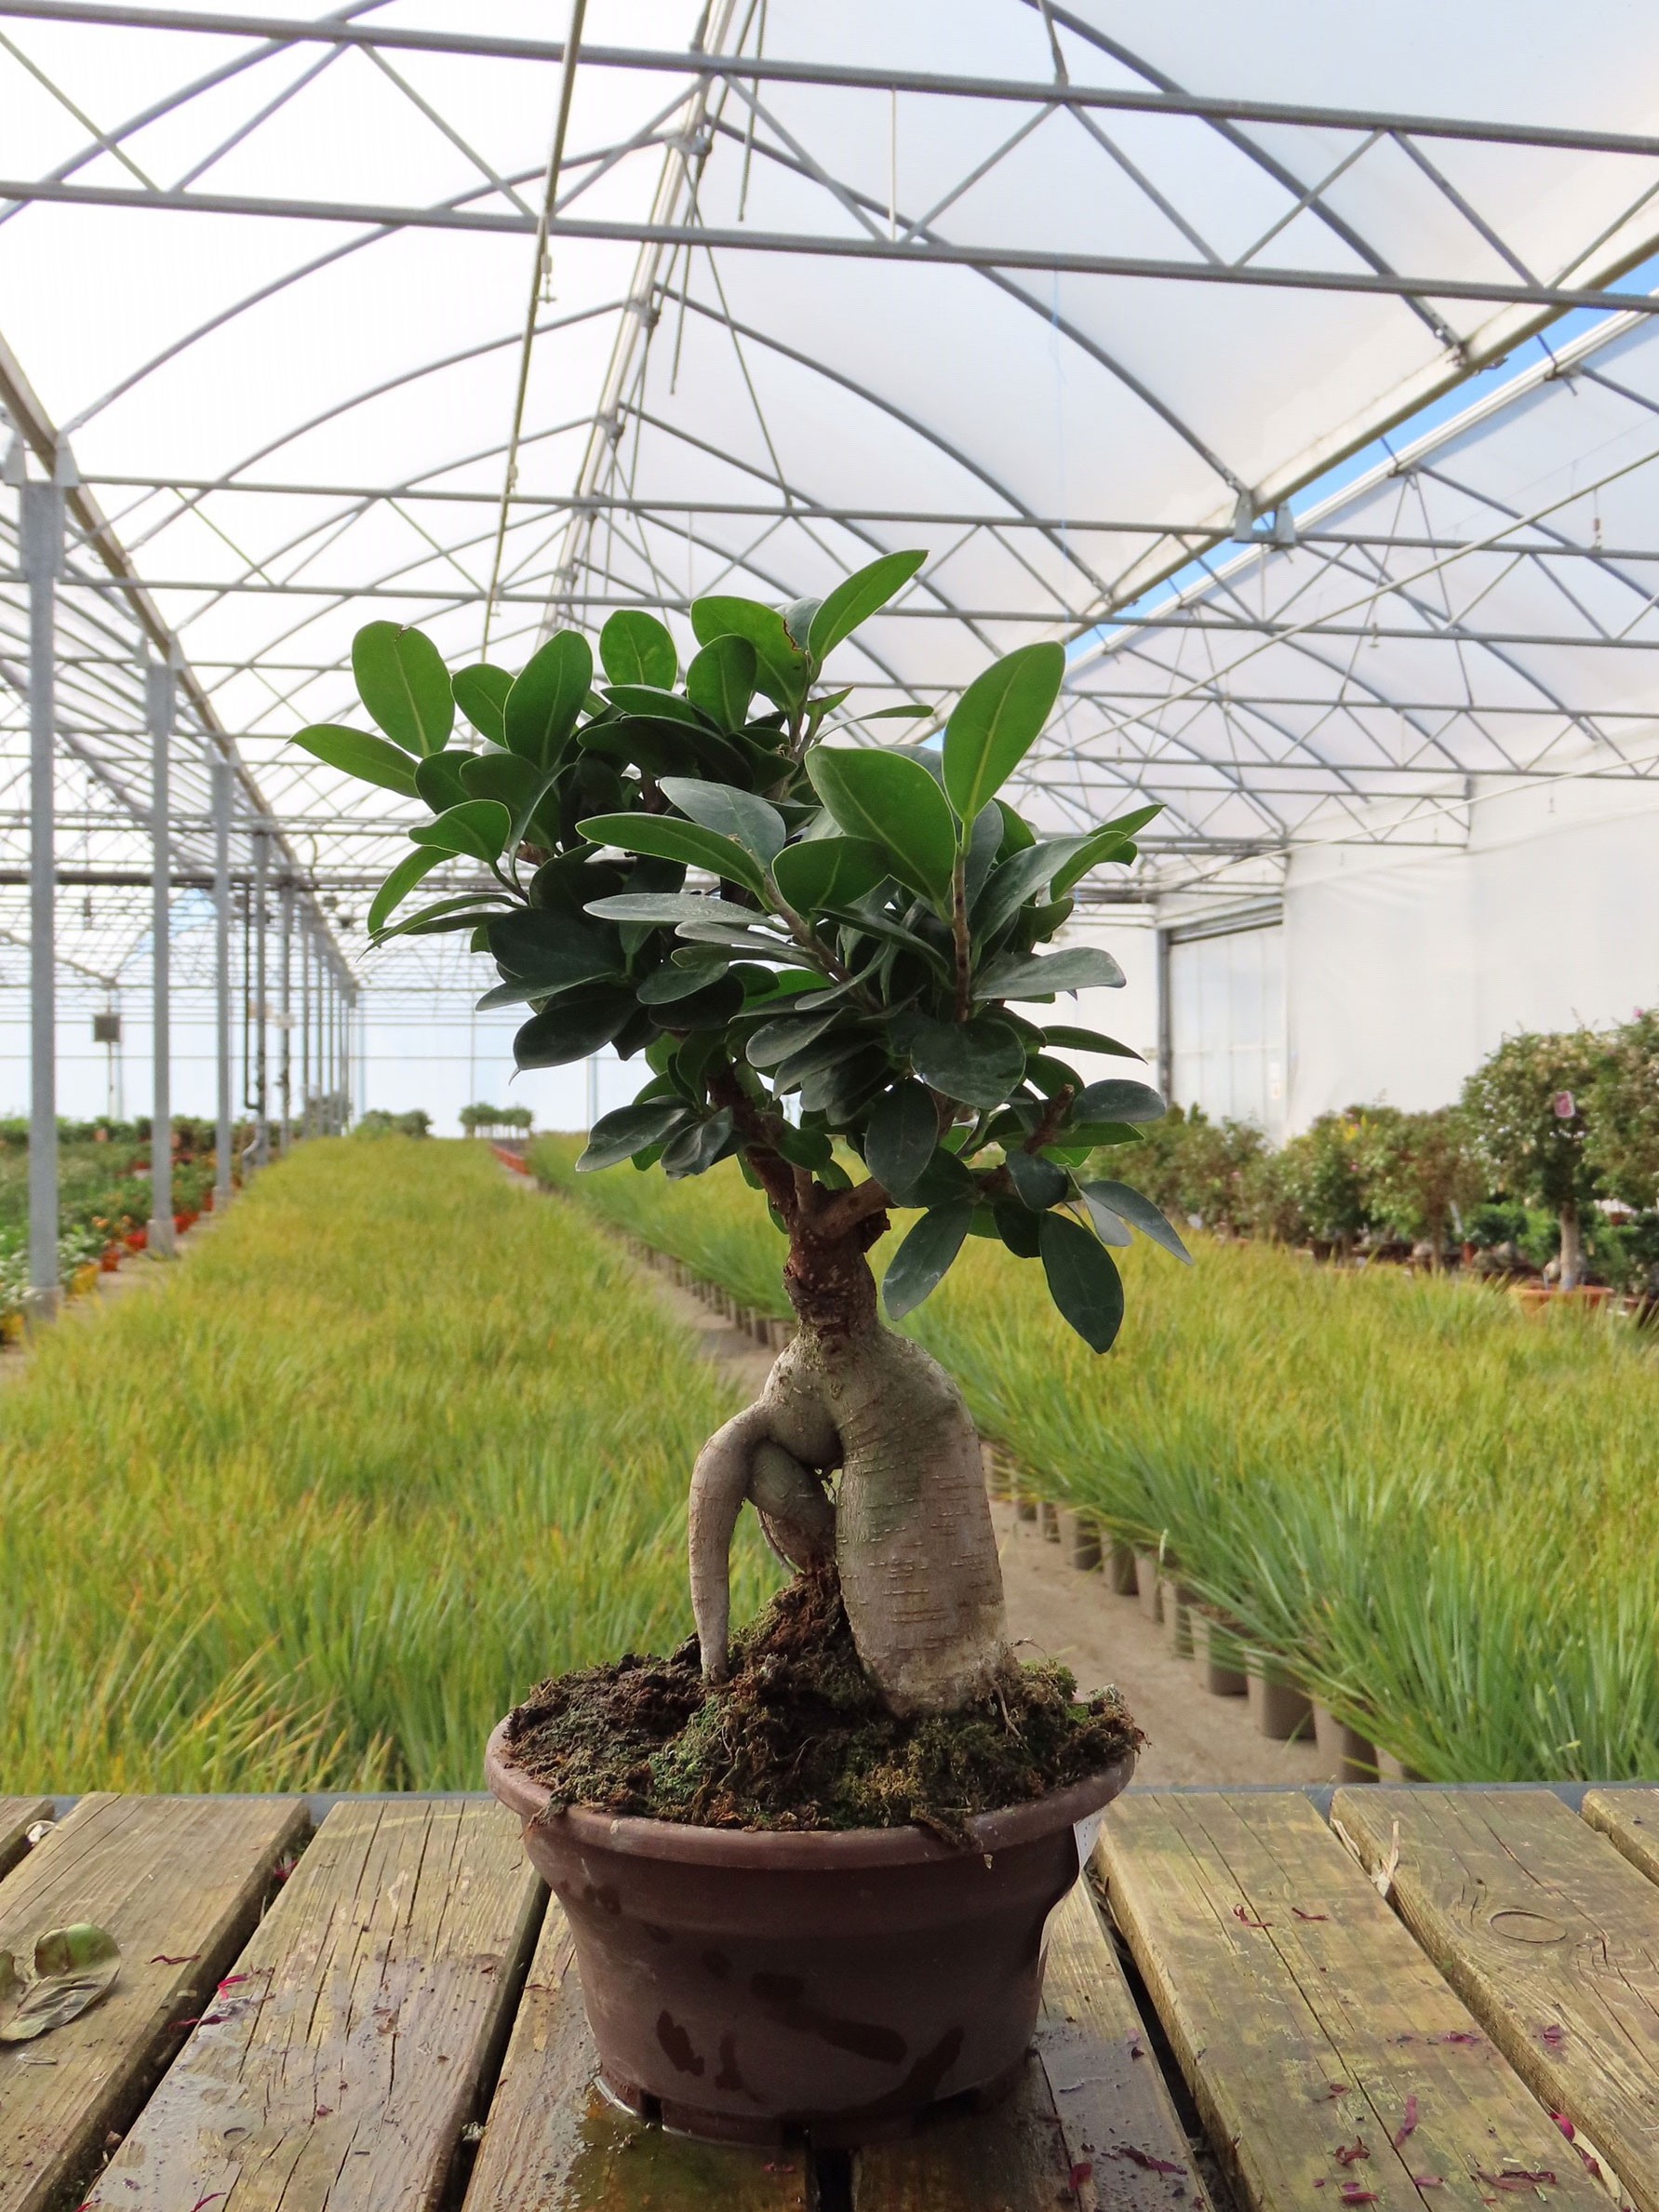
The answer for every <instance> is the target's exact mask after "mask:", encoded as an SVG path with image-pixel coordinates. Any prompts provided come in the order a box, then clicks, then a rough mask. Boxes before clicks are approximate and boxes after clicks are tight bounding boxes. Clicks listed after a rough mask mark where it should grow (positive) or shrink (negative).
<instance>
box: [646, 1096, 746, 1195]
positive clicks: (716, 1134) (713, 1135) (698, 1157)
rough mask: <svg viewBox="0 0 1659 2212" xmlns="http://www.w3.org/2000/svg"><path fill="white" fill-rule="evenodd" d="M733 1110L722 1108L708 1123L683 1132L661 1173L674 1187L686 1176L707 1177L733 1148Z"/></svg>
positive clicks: (668, 1152) (666, 1155)
mask: <svg viewBox="0 0 1659 2212" xmlns="http://www.w3.org/2000/svg"><path fill="white" fill-rule="evenodd" d="M731 1142H732V1132H731V1109H730V1108H729V1106H722V1107H721V1109H720V1111H719V1112H718V1113H717V1114H711V1115H710V1116H709V1118H708V1119H707V1120H706V1121H700V1122H698V1123H697V1125H696V1127H695V1128H692V1129H688V1130H684V1131H682V1132H681V1133H680V1134H679V1135H678V1136H676V1138H675V1139H674V1141H673V1143H672V1144H671V1145H670V1146H668V1148H667V1150H666V1151H665V1152H664V1153H663V1155H662V1173H664V1174H665V1175H666V1176H667V1177H668V1179H669V1181H670V1182H671V1183H677V1182H679V1181H681V1180H682V1178H683V1177H685V1176H687V1175H702V1174H706V1173H708V1171H709V1169H710V1168H712V1167H713V1166H714V1164H715V1162H716V1160H722V1159H724V1157H725V1156H726V1154H727V1152H728V1151H729V1150H730V1148H731Z"/></svg>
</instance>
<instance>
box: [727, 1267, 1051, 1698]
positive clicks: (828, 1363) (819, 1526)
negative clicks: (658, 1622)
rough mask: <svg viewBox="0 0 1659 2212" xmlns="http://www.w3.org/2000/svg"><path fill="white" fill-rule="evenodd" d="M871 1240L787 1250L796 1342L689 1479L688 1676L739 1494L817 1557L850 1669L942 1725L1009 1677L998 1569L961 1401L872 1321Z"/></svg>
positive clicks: (785, 1540) (939, 1371) (803, 1555)
mask: <svg viewBox="0 0 1659 2212" xmlns="http://www.w3.org/2000/svg"><path fill="white" fill-rule="evenodd" d="M874 1233H875V1228H874V1226H873V1225H871V1224H869V1223H865V1224H863V1225H861V1227H860V1228H859V1229H857V1230H855V1231H854V1232H853V1233H852V1234H851V1235H850V1236H846V1237H843V1238H841V1239H839V1240H836V1241H835V1242H825V1241H820V1240H814V1239H812V1238H811V1237H810V1235H809V1233H807V1232H804V1231H797V1232H796V1237H795V1239H794V1240H793V1241H792V1246H791V1252H790V1258H789V1264H788V1267H787V1268H786V1270H785V1275H784V1280H785V1281H786V1282H787V1284H788V1287H789V1293H790V1296H791V1299H792V1301H793V1303H794V1305H795V1307H796V1313H797V1315H798V1316H799V1322H800V1327H799V1333H798V1334H797V1335H796V1339H795V1341H794V1343H793V1344H791V1345H790V1346H789V1347H788V1348H787V1350H785V1351H783V1353H781V1354H780V1355H779V1357H778V1359H777V1361H776V1362H775V1363H774V1365H773V1368H772V1372H771V1374H770V1375H769V1378H768V1381H767V1385H766V1388H765V1389H764V1390H763V1391H762V1392H761V1394H760V1396H759V1398H758V1399H756V1401H755V1403H754V1404H753V1405H751V1406H749V1407H747V1408H746V1409H745V1410H744V1411H743V1413H741V1414H737V1415H736V1416H735V1418H734V1419H732V1420H730V1421H729V1422H728V1423H727V1424H726V1426H725V1427H724V1428H722V1429H720V1430H718V1431H717V1433H716V1435H715V1436H714V1437H712V1438H711V1439H710V1441H709V1442H708V1443H707V1444H706V1445H705V1446H704V1447H703V1450H702V1453H701V1454H700V1455H699V1456H698V1461H697V1466H696V1468H695V1470H694V1472H693V1474H692V1478H691V1508H690V1567H691V1602H692V1608H693V1611H694V1612H695V1614H696V1617H697V1634H698V1639H699V1642H700V1643H701V1645H702V1667H703V1673H704V1675H705V1676H706V1677H707V1678H708V1680H710V1681H711V1682H719V1681H721V1680H723V1679H724V1676H725V1673H726V1668H727V1655H728V1642H729V1626H730V1623H729V1580H728V1576H729V1552H730V1545H731V1535H732V1531H733V1529H734V1528H735V1527H736V1524H737V1517H738V1515H739V1513H740V1512H741V1511H742V1509H743V1501H744V1500H745V1498H746V1499H748V1500H749V1502H750V1503H751V1504H753V1505H754V1507H755V1508H756V1511H757V1512H758V1513H759V1515H760V1519H761V1523H762V1526H763V1527H764V1528H765V1530H766V1533H767V1535H768V1537H769V1540H770V1542H771V1544H772V1546H773V1548H774V1549H775V1550H777V1551H778V1552H779V1553H780V1555H781V1556H782V1557H783V1558H784V1559H786V1560H787V1561H789V1562H791V1563H792V1564H794V1565H796V1566H801V1565H805V1564H806V1563H808V1562H809V1561H814V1560H824V1559H828V1558H831V1557H833V1558H834V1560H835V1562H836V1569H837V1572H838V1574H839V1575H840V1581H841V1596H842V1600H843V1602H844V1603H845V1605H846V1607H847V1617H848V1621H849V1623H850V1627H851V1629H852V1635H853V1641H854V1642H855V1643H856V1644H857V1646H858V1652H859V1656H860V1658H861V1659H862V1660H863V1665H864V1668H865V1670H866V1671H867V1673H868V1674H869V1675H870V1677H871V1679H872V1680H873V1681H874V1682H876V1686H877V1687H878V1688H879V1689H880V1691H881V1693H882V1696H884V1697H885V1698H886V1700H887V1703H888V1704H889V1706H890V1707H891V1709H892V1710H893V1711H894V1712H896V1713H901V1714H909V1713H922V1712H952V1711H955V1710H957V1709H958V1708H959V1707H961V1706H963V1705H965V1704H967V1703H969V1702H970V1700H971V1699H973V1698H974V1697H977V1696H984V1695H985V1694H987V1693H988V1692H989V1691H991V1690H992V1689H993V1688H994V1687H995V1685H996V1683H997V1680H998V1678H999V1677H1000V1676H1001V1674H1002V1673H1003V1671H1004V1669H1006V1668H1007V1666H1008V1664H1009V1652H1008V1640H1007V1629H1006V1625H1005V1621H1004V1615H1003V1603H1002V1569H1001V1565H1000V1562H998V1560H997V1540H996V1535H995V1532H994V1531H993V1528H992V1525H991V1508H990V1505H989V1502H988V1500H987V1498H986V1495H985V1484H984V1471H983V1460H982V1456H981V1452H980V1443H979V1438H978V1435H977V1434H976V1432H975V1430H974V1427H973V1423H972V1421H971V1420H970V1417H969V1414H968V1409H967V1407H966V1406H965V1405H964V1404H963V1402H962V1396H961V1393H960V1391H959V1390H958V1389H957V1386H956V1384H955V1383H954V1382H953V1381H952V1380H951V1378H950V1376H949V1375H948V1374H945V1372H944V1370H943V1368H942V1367H941V1366H940V1365H939V1363H938V1362H937V1361H935V1360H933V1359H932V1358H931V1357H930V1355H929V1354H928V1353H927V1352H925V1351H924V1350H923V1349H922V1347H920V1346H919V1345H917V1344H913V1343H911V1341H910V1340H909V1339H908V1338H907V1337H902V1336H896V1335H894V1334H892V1333H891V1331H890V1330H888V1329H886V1328H884V1327H883V1326H882V1323H881V1320H880V1319H879V1317H878V1315H877V1312H876V1284H875V1280H874V1279H873V1277H872V1276H871V1273H870V1269H869V1266H868V1263H867V1262H866V1260H865V1258H864V1249H865V1244H866V1241H867V1240H868V1238H869V1237H870V1236H871V1235H873V1234H874ZM837 1468H838V1469H839V1470H840V1473H839V1481H838V1482H837V1483H836V1487H835V1495H834V1498H833V1501H832V1498H831V1495H830V1489H829V1477H830V1476H831V1474H832V1473H833V1472H834V1470H836V1469H837Z"/></svg>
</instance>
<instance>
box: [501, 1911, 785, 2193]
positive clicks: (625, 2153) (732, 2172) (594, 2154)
mask: <svg viewBox="0 0 1659 2212" xmlns="http://www.w3.org/2000/svg"><path fill="white" fill-rule="evenodd" d="M597 2071H598V2058H597V2055H596V2053H595V2049H594V2040H593V2037H592V2035H591V2034H590V2033H589V2031H588V2024H587V2020H586V2018H585V2017H584V2015H583V2013H582V1986H581V1981H580V1977H579V1975H578V1970H577V1966H576V1961H575V1947H574V1945H573V1944H572V1942H571V1939H570V1930H569V1922H568V1921H567V1920H566V1918H565V1915H564V1911H563V1910H562V1909H561V1907H560V1905H559V1903H558V1901H557V1899H556V1898H554V1899H551V1900H550V1901H549V1904H548V1907H547V1917H546V1919H545V1920H544V1921H543V1923H542V1935H541V1939H540V1941H539V1942H538V1943H537V1945H536V1955H535V1957H534V1959H533V1960H532V1961H531V1963H530V1971H529V1978H528V1981H527V1982H526V1984H525V1989H524V1995H523V1997H522V1998H521V1999H520V2001H519V2005H518V2013H517V2017H516V2018H515V2020H514V2023H513V2037H512V2041H511V2042H510V2043H509V2044H508V2045H507V2057H506V2061H505V2063H504V2065H503V2066H502V2078H501V2080H500V2082H499V2083H498V2085H497V2086H496V2092H495V2096H494V2098H493V2099H492V2101H491V2103H490V2107H489V2117H488V2121H487V2123H486V2125H485V2129H484V2140H483V2142H482V2143H481V2144H480V2145H479V2148H478V2160H477V2164H476V2165H475V2167H474V2168H473V2176H472V2180H471V2181H470V2183H469V2184H468V2187H467V2192H466V2204H465V2206H464V2212H567V2208H568V2207H569V2206H573V2205H580V2206H582V2212H698V2207H699V2206H704V2205H706V2206H709V2207H711V2208H713V2207H718V2208H719V2212H807V2206H808V2203H809V2179H808V2171H807V2160H806V2155H805V2153H804V2152H802V2151H801V2150H799V2149H798V2148H797V2149H796V2150H792V2151H779V2152H759V2151H744V2150H739V2149H736V2148H734V2147H728V2146H727V2145H725V2144H720V2143H696V2142H692V2141H690V2140H689V2138H686V2137H684V2136H669V2135H664V2134H663V2132H662V2128H660V2127H652V2126H648V2125H647V2124H646V2123H645V2122H644V2121H642V2120H636V2119H634V2118H633V2117H632V2115H631V2114H629V2113H627V2112H624V2111H619V2110H618V2108H617V2107H616V2106H615V2105H613V2104H612V2103H611V2102H610V2101H609V2098H607V2097H606V2096H605V2095H604V2094H603V2092H602V2091H601V2090H600V2089H599V2088H598V2087H597V2086H596V2085H595V2074H596V2072H597Z"/></svg>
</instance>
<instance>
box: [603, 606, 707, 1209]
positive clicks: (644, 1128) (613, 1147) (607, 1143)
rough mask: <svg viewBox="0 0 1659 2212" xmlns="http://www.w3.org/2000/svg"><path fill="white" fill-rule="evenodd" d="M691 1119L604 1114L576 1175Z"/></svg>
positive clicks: (614, 1163)
mask: <svg viewBox="0 0 1659 2212" xmlns="http://www.w3.org/2000/svg"><path fill="white" fill-rule="evenodd" d="M614 619H615V618H614V617H612V620H614ZM607 626H608V627H609V624H608V625H607ZM689 1118H690V1108H689V1106H686V1104H685V1103H684V1101H683V1100H681V1099H677V1098H653V1099H651V1100H649V1102H648V1103H646V1104H644V1105H642V1104H640V1102H639V1101H638V1100H636V1101H635V1103H634V1104H633V1105H632V1106H618V1108H617V1109H616V1111H615V1113H613V1114H601V1115H600V1117H599V1119H597V1120H596V1121H595V1123H594V1126H593V1127H592V1129H590V1130H589V1131H588V1138H587V1146H586V1149H585V1150H584V1151H583V1152H582V1156H581V1158H580V1159H579V1160H577V1162H576V1173H578V1174H579V1175H591V1174H592V1173H594V1172H595V1169H598V1168H614V1167H620V1166H621V1164H622V1161H623V1160H632V1159H633V1157H634V1155H635V1153H636V1152H643V1151H645V1150H646V1149H647V1148H648V1147H649V1146H651V1145H660V1144H661V1143H662V1140H663V1139H664V1137H671V1136H673V1135H674V1134H675V1133H676V1131H677V1130H679V1129H680V1128H681V1127H682V1126H683V1125H684V1124H685V1122H686V1121H687V1120H689Z"/></svg>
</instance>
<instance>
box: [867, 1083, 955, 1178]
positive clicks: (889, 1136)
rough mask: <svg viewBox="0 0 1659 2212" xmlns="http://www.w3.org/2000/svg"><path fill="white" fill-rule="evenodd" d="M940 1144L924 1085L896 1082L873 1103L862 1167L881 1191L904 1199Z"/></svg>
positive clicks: (936, 1113)
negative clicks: (874, 1108)
mask: <svg viewBox="0 0 1659 2212" xmlns="http://www.w3.org/2000/svg"><path fill="white" fill-rule="evenodd" d="M938 1143H939V1109H938V1107H937V1106H935V1105H934V1104H933V1101H932V1098H931V1097H930V1095H929V1093H928V1089H927V1086H926V1085H925V1084H923V1083H918V1082H916V1081H914V1080H906V1081H904V1082H902V1083H895V1084H894V1086H893V1088H892V1089H891V1090H890V1091H889V1092H887V1093H885V1095H884V1096H883V1097H881V1098H880V1099H878V1100H877V1101H876V1110H875V1111H874V1113H872V1115H871V1116H870V1119H869V1121H868V1123H867V1124H866V1126H865V1130H864V1165H865V1166H866V1167H867V1168H868V1169H869V1171H870V1173H871V1174H872V1175H874V1176H875V1178H876V1182H877V1183H879V1184H880V1185H881V1186H882V1188H883V1189H884V1190H885V1191H887V1192H889V1193H890V1196H891V1197H893V1198H895V1199H900V1200H903V1199H906V1198H908V1197H909V1195H910V1193H911V1192H912V1191H913V1190H914V1189H915V1188H916V1184H917V1183H918V1182H920V1180H921V1178H922V1176H923V1174H924V1173H926V1171H927V1166H928V1162H929V1161H930V1160H931V1159H932V1157H933V1154H934V1151H935V1149H936V1147H937V1146H938Z"/></svg>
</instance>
